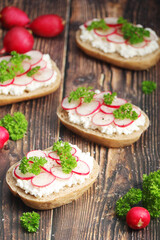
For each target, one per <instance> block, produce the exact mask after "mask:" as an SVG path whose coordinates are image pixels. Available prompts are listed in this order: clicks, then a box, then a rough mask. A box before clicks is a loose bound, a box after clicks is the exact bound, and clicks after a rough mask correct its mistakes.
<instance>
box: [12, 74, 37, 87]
mask: <svg viewBox="0 0 160 240" xmlns="http://www.w3.org/2000/svg"><path fill="white" fill-rule="evenodd" d="M32 81H33V78H32V77H28V76H27V75H26V74H24V75H22V76H19V77H15V78H14V82H13V85H16V86H27V85H28V84H30V83H31V82H32Z"/></svg>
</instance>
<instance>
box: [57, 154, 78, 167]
mask: <svg viewBox="0 0 160 240" xmlns="http://www.w3.org/2000/svg"><path fill="white" fill-rule="evenodd" d="M73 156H74V155H73ZM74 157H75V159H76V161H77V162H78V161H79V157H77V156H74ZM55 161H56V163H57V164H58V165H61V162H60V160H59V159H55Z"/></svg>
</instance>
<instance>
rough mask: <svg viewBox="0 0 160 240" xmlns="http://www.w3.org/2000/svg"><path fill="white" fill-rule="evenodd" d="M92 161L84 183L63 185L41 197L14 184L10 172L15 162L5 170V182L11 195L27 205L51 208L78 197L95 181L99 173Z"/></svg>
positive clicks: (96, 164)
mask: <svg viewBox="0 0 160 240" xmlns="http://www.w3.org/2000/svg"><path fill="white" fill-rule="evenodd" d="M48 150H51V148H48V149H46V151H48ZM93 161H94V163H93V169H92V172H91V173H90V176H89V178H86V179H85V181H84V183H82V184H79V185H78V184H77V185H73V186H72V187H65V188H63V189H61V190H60V191H59V193H52V194H50V195H48V196H45V197H41V198H36V197H34V196H32V195H30V194H26V193H25V191H24V190H23V189H21V188H20V187H18V186H16V180H15V178H14V177H13V175H12V173H13V169H14V168H15V166H16V165H17V163H15V164H14V165H13V166H11V167H10V168H9V170H8V171H7V174H6V182H7V184H8V187H9V189H10V190H11V192H12V193H13V195H14V196H18V197H20V198H21V200H22V201H23V202H24V203H25V204H26V205H27V206H29V207H31V208H35V209H39V210H47V209H52V208H56V207H60V206H62V205H64V204H68V203H70V202H72V201H73V200H76V199H78V198H79V197H80V196H81V195H82V194H83V193H84V192H85V191H87V190H88V188H90V187H91V185H92V184H93V183H94V182H95V181H96V179H97V177H98V173H99V165H98V163H97V162H96V161H95V160H93Z"/></svg>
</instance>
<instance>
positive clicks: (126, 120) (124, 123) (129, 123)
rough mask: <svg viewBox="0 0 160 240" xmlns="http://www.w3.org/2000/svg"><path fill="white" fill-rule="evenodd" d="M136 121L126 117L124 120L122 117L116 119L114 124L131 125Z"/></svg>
mask: <svg viewBox="0 0 160 240" xmlns="http://www.w3.org/2000/svg"><path fill="white" fill-rule="evenodd" d="M133 122H134V121H133V120H131V119H128V118H125V119H123V120H121V119H116V118H115V119H114V124H115V125H116V126H118V127H127V126H129V125H131V124H132V123H133Z"/></svg>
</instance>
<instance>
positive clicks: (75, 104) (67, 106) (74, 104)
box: [62, 97, 81, 110]
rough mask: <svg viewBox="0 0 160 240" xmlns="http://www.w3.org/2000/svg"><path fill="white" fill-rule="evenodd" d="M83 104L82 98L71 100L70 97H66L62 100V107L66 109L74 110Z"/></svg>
mask: <svg viewBox="0 0 160 240" xmlns="http://www.w3.org/2000/svg"><path fill="white" fill-rule="evenodd" d="M80 105H81V99H78V100H76V101H74V100H72V101H71V102H69V101H68V97H65V98H64V99H63V101H62V108H63V109H64V110H72V109H76V108H77V107H79V106H80Z"/></svg>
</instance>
